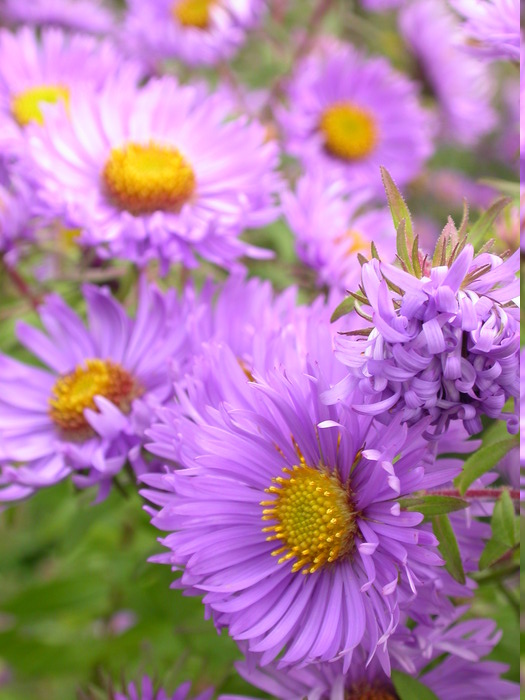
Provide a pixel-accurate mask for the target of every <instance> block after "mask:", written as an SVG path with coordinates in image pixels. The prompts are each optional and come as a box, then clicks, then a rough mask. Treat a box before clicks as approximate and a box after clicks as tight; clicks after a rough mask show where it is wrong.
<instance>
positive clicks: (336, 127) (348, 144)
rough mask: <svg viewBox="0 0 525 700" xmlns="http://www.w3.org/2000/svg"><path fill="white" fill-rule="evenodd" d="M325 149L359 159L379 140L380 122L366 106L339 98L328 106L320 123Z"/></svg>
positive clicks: (339, 156) (346, 158)
mask: <svg viewBox="0 0 525 700" xmlns="http://www.w3.org/2000/svg"><path fill="white" fill-rule="evenodd" d="M319 128H320V129H321V132H322V135H323V137H324V145H325V148H326V150H327V151H328V152H329V153H331V154H332V155H334V156H337V157H338V158H342V159H343V160H360V159H362V158H365V157H366V156H367V155H368V154H369V153H371V152H372V151H373V149H374V147H375V145H376V143H377V126H376V122H375V119H374V117H373V116H372V114H370V112H368V111H367V110H366V109H362V108H361V107H358V106H356V105H354V104H352V103H351V102H337V103H335V104H333V105H332V106H331V107H328V109H326V110H325V111H324V113H323V115H322V117H321V121H320V124H319Z"/></svg>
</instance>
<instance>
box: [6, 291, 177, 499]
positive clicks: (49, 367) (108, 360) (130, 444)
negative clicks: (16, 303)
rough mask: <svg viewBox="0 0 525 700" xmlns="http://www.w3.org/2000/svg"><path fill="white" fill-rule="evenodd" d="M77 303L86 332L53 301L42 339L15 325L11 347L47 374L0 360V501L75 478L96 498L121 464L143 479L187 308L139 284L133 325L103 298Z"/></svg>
mask: <svg viewBox="0 0 525 700" xmlns="http://www.w3.org/2000/svg"><path fill="white" fill-rule="evenodd" d="M84 297H85V300H86V304H87V315H88V327H87V328H86V326H85V325H84V323H83V322H82V321H81V319H80V318H79V317H78V316H77V314H76V313H74V312H73V311H72V309H70V308H69V307H68V306H67V305H66V304H65V303H64V301H63V300H62V299H61V298H60V297H58V296H56V295H53V296H51V297H49V298H48V300H47V301H46V303H45V304H44V305H43V306H42V308H41V310H40V318H41V321H42V323H43V325H44V328H45V331H46V332H45V333H44V332H42V331H39V330H37V329H36V328H33V327H31V326H28V325H26V324H25V323H19V325H18V328H17V335H18V339H19V340H20V342H21V343H22V345H24V346H25V347H26V348H27V349H28V350H29V351H30V352H31V353H32V354H33V355H34V356H35V357H36V358H38V360H40V361H41V362H42V363H43V364H44V366H45V368H42V369H41V368H39V367H36V366H29V365H25V364H22V363H21V362H18V361H17V360H14V359H12V358H10V357H8V356H6V355H1V356H0V464H1V476H0V485H1V486H3V488H2V489H1V490H0V500H1V501H12V500H18V499H20V498H24V497H27V496H30V495H31V494H32V493H34V492H35V491H36V490H38V489H39V488H42V487H45V486H50V485H52V484H55V483H57V482H58V481H60V480H62V479H64V478H65V477H67V476H68V475H69V474H72V473H73V475H74V476H73V479H74V481H75V483H76V484H77V485H78V486H81V487H85V486H90V485H94V484H97V485H99V487H100V489H99V498H103V497H105V496H106V494H107V493H108V491H109V489H110V487H111V482H112V479H113V477H114V476H115V475H116V474H117V473H118V472H119V471H120V470H121V469H122V468H123V467H124V466H125V464H126V462H127V461H129V463H130V464H131V466H132V468H133V470H134V471H135V473H136V474H140V473H141V472H143V471H145V469H146V464H145V462H144V458H143V456H142V454H141V444H142V440H143V435H144V430H145V428H146V427H148V426H149V422H150V418H151V417H152V415H153V408H154V407H155V406H159V405H160V404H162V402H163V401H164V400H165V399H167V398H168V397H169V396H170V394H171V388H170V382H169V362H170V358H171V357H172V356H173V355H175V354H176V352H177V351H179V352H182V349H181V348H182V347H183V344H184V341H185V330H184V328H183V327H181V319H184V318H186V316H187V315H188V311H187V308H185V307H186V306H187V305H188V302H187V301H185V300H184V299H183V300H182V301H181V302H178V301H177V300H176V299H175V297H174V295H173V294H167V295H162V294H161V293H159V292H158V291H156V290H155V289H153V288H148V287H147V286H146V285H145V284H143V285H142V286H141V290H140V298H139V304H138V308H137V312H136V316H135V318H134V319H131V318H129V317H128V315H127V314H126V312H125V311H124V309H123V308H122V307H121V306H120V305H119V304H118V303H117V302H116V301H115V300H114V299H113V298H112V297H111V295H110V294H109V292H108V290H107V289H104V288H97V287H92V286H86V287H84ZM15 464H17V465H19V466H14V465H15ZM148 469H149V470H151V465H149V467H148Z"/></svg>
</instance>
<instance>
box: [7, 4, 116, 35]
mask: <svg viewBox="0 0 525 700" xmlns="http://www.w3.org/2000/svg"><path fill="white" fill-rule="evenodd" d="M0 17H2V19H4V20H5V21H6V22H8V23H14V24H29V25H34V26H37V27H48V26H53V27H60V28H61V29H68V30H72V31H77V32H85V33H88V34H106V33H110V32H111V31H112V30H113V29H114V27H115V20H116V17H115V15H114V13H113V11H112V10H110V8H109V6H108V5H106V4H104V3H103V2H100V0H25V1H24V0H22V1H21V0H2V4H1V5H0Z"/></svg>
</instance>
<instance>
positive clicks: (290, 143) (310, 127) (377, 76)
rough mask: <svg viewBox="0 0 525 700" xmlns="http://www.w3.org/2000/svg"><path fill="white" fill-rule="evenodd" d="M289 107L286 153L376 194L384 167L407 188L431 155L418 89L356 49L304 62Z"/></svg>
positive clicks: (331, 50)
mask: <svg viewBox="0 0 525 700" xmlns="http://www.w3.org/2000/svg"><path fill="white" fill-rule="evenodd" d="M287 101H288V107H287V109H286V110H284V109H283V110H281V112H280V122H281V126H282V128H283V131H284V137H285V147H286V149H287V151H288V152H289V153H291V154H292V155H294V156H296V157H298V158H299V159H300V160H301V161H302V162H303V163H304V165H305V166H306V168H307V169H315V170H318V169H319V168H320V167H321V168H329V172H330V173H331V174H337V175H339V176H343V177H345V178H350V179H351V180H352V181H355V182H356V183H357V184H358V185H359V186H360V187H362V186H363V185H368V186H371V187H372V189H373V190H375V191H376V192H377V191H378V190H379V189H380V187H381V183H380V178H379V166H380V165H386V166H387V167H388V168H389V169H391V170H392V172H393V173H395V176H396V177H397V179H398V180H399V181H400V182H403V183H406V182H408V181H409V180H411V179H412V178H414V177H415V176H416V175H418V173H419V171H420V169H421V166H422V165H423V163H424V161H425V159H426V158H427V157H428V156H429V155H430V154H431V152H432V146H431V143H430V138H429V135H430V134H429V128H430V124H429V117H428V115H427V114H426V113H425V111H424V110H423V109H422V108H421V106H420V105H419V102H418V95H417V89H416V87H415V85H414V84H413V83H411V82H410V81H409V80H407V79H406V78H405V77H404V76H402V75H401V74H400V73H397V72H396V71H395V70H394V69H393V68H392V67H391V66H390V65H389V64H388V62H387V61H386V60H385V59H383V58H366V57H365V56H363V55H362V54H360V53H358V52H357V51H356V50H355V49H353V48H352V47H350V46H342V45H336V46H331V47H328V48H327V50H326V51H318V52H317V53H315V54H313V55H312V56H310V57H309V58H307V59H306V60H304V61H303V62H302V63H301V64H300V65H299V66H298V68H297V70H296V72H295V74H294V76H293V77H292V79H291V81H290V84H289V86H288V91H287ZM399 114H403V119H402V120H401V121H400V120H399ZM407 153H410V157H409V158H407Z"/></svg>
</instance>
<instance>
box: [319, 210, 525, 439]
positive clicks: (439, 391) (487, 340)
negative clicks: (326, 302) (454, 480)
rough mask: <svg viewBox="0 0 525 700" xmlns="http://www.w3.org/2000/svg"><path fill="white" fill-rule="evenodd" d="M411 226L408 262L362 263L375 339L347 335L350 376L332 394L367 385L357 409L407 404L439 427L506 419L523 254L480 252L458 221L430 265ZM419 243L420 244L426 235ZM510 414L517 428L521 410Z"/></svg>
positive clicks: (396, 408) (364, 307)
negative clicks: (462, 232) (456, 421)
mask: <svg viewBox="0 0 525 700" xmlns="http://www.w3.org/2000/svg"><path fill="white" fill-rule="evenodd" d="M403 226H404V224H403V223H402V224H401V227H400V230H399V232H398V240H399V241H400V243H399V244H398V255H399V257H400V259H401V260H402V262H403V265H404V267H405V270H402V269H400V268H398V267H394V266H393V265H389V264H386V263H382V262H380V261H379V260H371V261H370V262H368V263H366V264H364V265H363V268H362V271H361V286H360V295H359V297H358V299H359V300H358V302H357V304H356V309H358V311H359V313H360V314H361V315H362V316H363V317H364V318H366V319H368V320H369V322H370V323H371V324H372V327H370V328H368V329H367V330H366V333H367V334H368V339H367V340H363V339H360V340H355V339H353V338H342V339H341V340H340V341H339V350H338V356H339V359H340V360H341V361H342V362H344V363H345V364H347V365H348V366H349V367H350V368H351V370H350V375H349V377H347V379H346V381H345V382H343V383H342V384H341V385H339V386H337V387H335V388H334V389H332V390H331V391H329V392H327V394H326V395H325V399H326V400H327V401H338V400H341V399H342V398H343V397H344V393H345V390H346V389H348V387H350V386H354V385H355V384H358V385H359V387H360V389H361V391H363V392H364V393H365V394H366V395H367V400H366V401H365V402H363V404H362V405H360V406H358V407H356V408H357V410H359V411H362V412H364V413H366V414H384V413H385V411H389V412H390V413H396V412H401V415H402V418H403V420H404V421H408V422H409V423H411V424H412V423H417V422H418V421H419V420H421V418H423V417H425V416H430V417H431V420H432V425H434V426H435V431H436V433H437V434H440V433H441V432H442V431H444V430H445V429H446V427H447V426H448V425H449V423H450V420H451V419H452V418H459V419H460V420H462V421H463V422H464V424H465V427H466V428H467V430H468V431H469V432H470V433H476V432H478V431H479V430H481V416H482V415H483V414H485V415H487V416H489V417H490V418H505V416H504V414H503V407H504V405H505V403H506V401H507V400H508V399H509V398H510V397H513V398H514V399H517V397H518V388H517V382H516V376H517V374H518V367H519V310H518V308H517V307H516V306H515V304H514V302H513V301H512V300H513V299H514V298H515V297H516V296H517V294H518V290H519V282H518V280H517V278H516V272H517V271H518V265H519V258H518V253H517V252H516V253H514V254H513V255H511V256H510V257H509V258H508V259H507V260H505V261H504V260H503V259H502V258H500V257H498V256H496V255H492V254H490V253H488V252H482V253H480V254H478V255H475V254H474V249H473V247H472V245H470V244H467V237H466V235H461V236H459V237H458V233H457V231H456V229H455V226H454V224H453V222H452V220H449V223H448V224H447V226H446V228H445V230H444V231H443V233H442V235H441V237H440V239H439V241H438V244H437V246H436V251H435V254H434V258H433V263H432V264H431V263H430V262H429V261H427V259H426V258H425V259H424V260H421V259H420V257H421V256H420V255H419V253H418V254H417V256H416V254H415V252H414V253H413V254H412V255H410V253H408V246H409V241H408V240H407V238H406V236H405V233H404V228H403ZM403 241H404V242H403ZM410 247H411V248H412V249H413V250H414V251H416V250H417V241H416V242H415V243H414V245H412V242H411V241H410ZM506 418H507V421H508V428H509V431H510V432H516V431H517V427H518V426H517V420H516V417H515V416H514V415H507V416H506Z"/></svg>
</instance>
